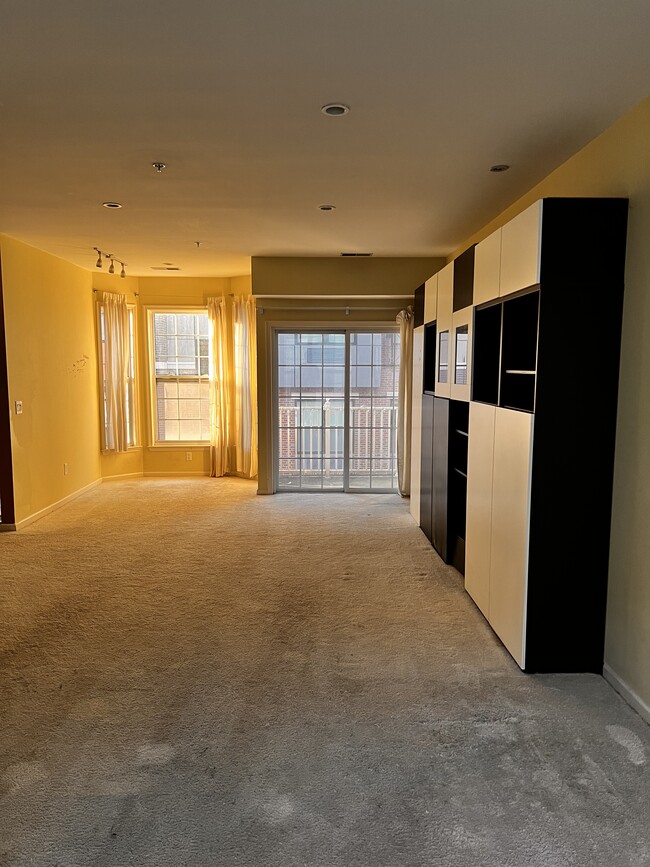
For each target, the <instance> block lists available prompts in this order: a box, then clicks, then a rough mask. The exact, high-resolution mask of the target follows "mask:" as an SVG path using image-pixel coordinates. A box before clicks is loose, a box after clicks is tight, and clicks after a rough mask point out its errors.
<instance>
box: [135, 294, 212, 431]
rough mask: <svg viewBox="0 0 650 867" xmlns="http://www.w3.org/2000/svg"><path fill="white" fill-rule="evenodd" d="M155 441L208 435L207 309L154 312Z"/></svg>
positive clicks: (152, 322)
mask: <svg viewBox="0 0 650 867" xmlns="http://www.w3.org/2000/svg"><path fill="white" fill-rule="evenodd" d="M149 321H150V341H151V347H152V361H153V375H152V391H153V395H152V406H153V414H154V428H155V429H154V437H155V440H156V442H159V443H165V442H208V441H209V440H210V385H209V363H210V338H209V325H208V314H207V312H198V311H195V312H189V311H188V312H185V311H184V312H181V313H179V312H176V311H160V312H152V313H150V320H149Z"/></svg>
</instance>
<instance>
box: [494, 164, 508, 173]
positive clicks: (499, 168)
mask: <svg viewBox="0 0 650 867" xmlns="http://www.w3.org/2000/svg"><path fill="white" fill-rule="evenodd" d="M509 168H510V166H508V165H506V164H505V163H497V164H496V165H495V166H490V171H491V172H507V171H508V169H509Z"/></svg>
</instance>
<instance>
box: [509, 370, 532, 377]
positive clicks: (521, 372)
mask: <svg viewBox="0 0 650 867" xmlns="http://www.w3.org/2000/svg"><path fill="white" fill-rule="evenodd" d="M506 373H513V374H518V375H519V376H535V374H536V373H537V371H536V370H506Z"/></svg>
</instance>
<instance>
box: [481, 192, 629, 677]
mask: <svg viewBox="0 0 650 867" xmlns="http://www.w3.org/2000/svg"><path fill="white" fill-rule="evenodd" d="M626 224H627V201H626V200H622V199H544V200H543V201H541V202H537V203H536V204H535V205H533V206H532V207H530V208H528V209H527V210H526V211H524V212H523V213H522V214H520V215H519V216H518V217H516V218H515V219H514V220H512V221H511V223H508V224H506V225H505V226H504V227H503V229H502V230H501V243H500V254H499V262H498V267H497V261H496V259H497V257H496V250H497V246H498V244H497V242H496V240H495V238H496V234H495V235H494V236H490V238H489V239H487V244H486V242H482V244H479V245H478V246H477V249H476V269H475V276H476V279H477V280H479V281H481V285H480V287H479V288H478V291H475V308H474V316H473V344H474V346H473V381H472V402H471V404H470V412H469V442H468V472H467V475H468V479H467V532H466V563H465V587H466V589H467V591H468V593H469V594H470V595H471V596H472V598H473V599H474V600H475V602H476V604H477V605H478V607H479V608H480V610H481V611H482V612H483V614H484V615H485V616H486V618H487V619H488V621H489V623H490V624H491V626H492V627H493V629H494V630H495V632H496V633H497V635H498V636H499V637H500V638H501V640H502V641H503V643H504V644H505V646H506V647H507V648H508V650H509V651H510V653H511V654H512V656H513V657H514V659H515V660H516V661H517V663H518V664H519V665H520V666H521V667H522V668H524V669H526V670H529V671H566V672H570V671H593V672H600V671H601V670H602V664H603V644H604V618H605V605H606V593H607V571H608V556H609V533H610V520H611V493H612V478H613V463H614V440H615V426H616V404H617V389H618V365H619V350H620V334H621V318H622V305H623V274H624V263H625V234H626ZM497 275H498V278H497ZM497 283H498V291H496V292H495V287H496V284H497ZM477 302H478V303H477Z"/></svg>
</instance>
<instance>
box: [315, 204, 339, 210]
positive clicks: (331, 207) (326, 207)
mask: <svg viewBox="0 0 650 867" xmlns="http://www.w3.org/2000/svg"><path fill="white" fill-rule="evenodd" d="M318 210H319V211H335V210H336V205H319V206H318Z"/></svg>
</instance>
